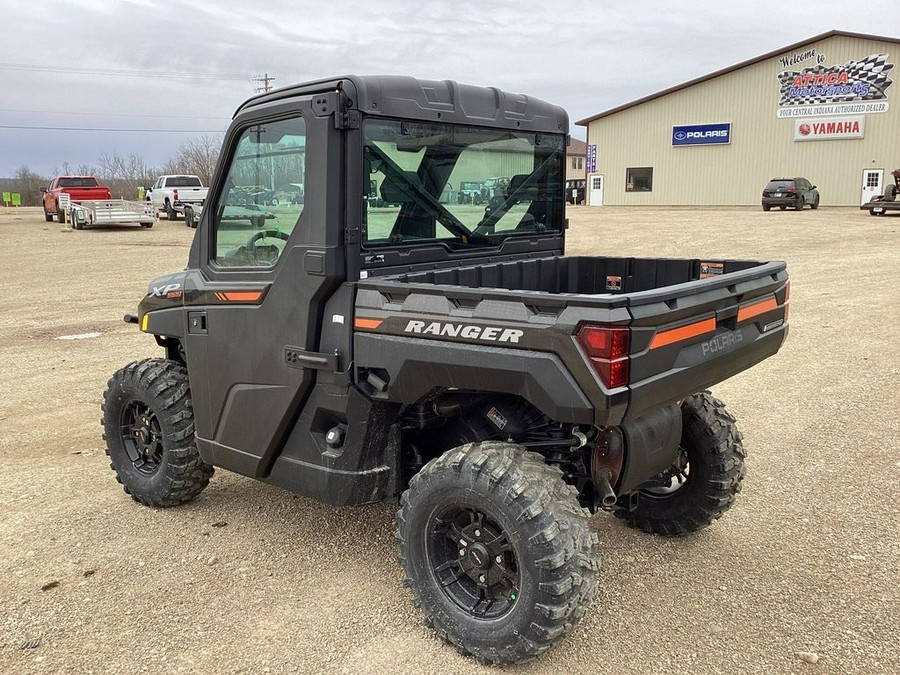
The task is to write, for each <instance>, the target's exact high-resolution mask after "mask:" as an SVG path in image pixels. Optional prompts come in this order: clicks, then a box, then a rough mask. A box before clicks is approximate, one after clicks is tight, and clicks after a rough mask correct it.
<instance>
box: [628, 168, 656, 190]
mask: <svg viewBox="0 0 900 675" xmlns="http://www.w3.org/2000/svg"><path fill="white" fill-rule="evenodd" d="M652 191H653V167H652V166H643V167H636V168H632V169H625V192H652Z"/></svg>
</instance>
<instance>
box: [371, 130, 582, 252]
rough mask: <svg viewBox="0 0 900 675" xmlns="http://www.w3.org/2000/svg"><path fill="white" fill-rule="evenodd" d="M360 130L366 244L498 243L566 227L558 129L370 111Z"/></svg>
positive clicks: (562, 146) (562, 149)
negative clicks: (399, 117)
mask: <svg viewBox="0 0 900 675" xmlns="http://www.w3.org/2000/svg"><path fill="white" fill-rule="evenodd" d="M364 136H365V150H364V163H363V165H364V171H365V172H366V176H365V177H364V178H365V180H364V182H363V184H364V185H366V186H368V190H367V194H366V196H365V201H366V206H367V208H366V212H365V217H364V218H365V221H364V223H363V241H364V243H365V245H367V246H370V247H372V246H383V245H396V244H423V243H434V242H441V243H444V244H445V245H447V246H449V247H452V248H456V247H463V246H496V245H498V244H500V243H501V242H502V240H503V239H505V238H506V237H510V236H520V235H532V236H533V235H535V234H538V233H554V234H555V233H558V232H560V231H561V229H562V227H563V222H562V221H563V218H564V206H563V204H562V202H563V198H564V192H563V174H562V167H563V159H564V156H565V138H564V137H563V136H562V135H558V136H557V135H545V134H536V133H519V132H515V131H507V130H500V129H480V128H477V127H461V126H452V125H446V124H431V123H427V122H402V121H386V120H367V121H366V122H365V125H364Z"/></svg>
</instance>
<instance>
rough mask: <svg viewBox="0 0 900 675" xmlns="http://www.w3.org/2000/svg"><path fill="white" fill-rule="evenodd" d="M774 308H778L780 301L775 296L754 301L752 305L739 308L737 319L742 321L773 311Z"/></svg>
mask: <svg viewBox="0 0 900 675" xmlns="http://www.w3.org/2000/svg"><path fill="white" fill-rule="evenodd" d="M773 309H778V301H777V300H776V299H775V298H774V297H773V298H767V299H766V300H760V301H759V302H754V303H753V304H752V305H745V306H744V307H741V308H740V309H739V310H738V317H737V320H738V322H739V323H740V322H741V321H746V320H747V319H752V318H753V317H754V316H759V315H760V314H765V313H766V312H771V311H772V310H773Z"/></svg>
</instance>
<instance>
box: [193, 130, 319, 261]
mask: <svg viewBox="0 0 900 675" xmlns="http://www.w3.org/2000/svg"><path fill="white" fill-rule="evenodd" d="M305 178H306V122H305V121H304V120H303V118H302V117H292V118H288V119H282V120H276V121H270V122H263V123H260V124H255V125H253V126H251V127H248V128H246V129H244V130H243V132H242V133H241V135H240V138H239V139H238V142H237V146H236V147H235V149H234V154H233V155H232V157H231V164H230V166H229V167H228V173H227V176H226V178H225V184H224V186H223V188H222V192H221V193H220V194H219V196H218V199H217V201H216V204H215V207H214V208H215V211H214V213H213V217H212V219H211V225H212V230H213V248H212V251H213V262H214V263H215V264H216V265H219V266H221V267H272V266H274V265H275V263H277V262H278V258H279V257H280V256H281V252H282V251H283V250H284V247H285V243H286V242H287V240H288V237H290V234H291V232H293V231H294V228H295V227H296V226H297V223H298V222H299V220H300V216H301V215H302V213H303V202H304V193H305V190H304V186H305Z"/></svg>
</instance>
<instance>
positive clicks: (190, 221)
mask: <svg viewBox="0 0 900 675" xmlns="http://www.w3.org/2000/svg"><path fill="white" fill-rule="evenodd" d="M184 224H185V225H186V226H187V227H196V225H194V209H192V208H191V207H190V206H185V207H184Z"/></svg>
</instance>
